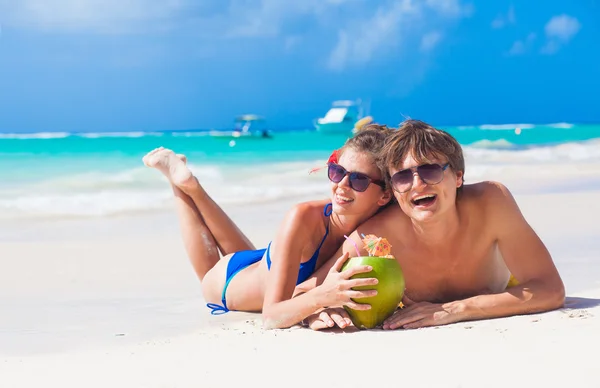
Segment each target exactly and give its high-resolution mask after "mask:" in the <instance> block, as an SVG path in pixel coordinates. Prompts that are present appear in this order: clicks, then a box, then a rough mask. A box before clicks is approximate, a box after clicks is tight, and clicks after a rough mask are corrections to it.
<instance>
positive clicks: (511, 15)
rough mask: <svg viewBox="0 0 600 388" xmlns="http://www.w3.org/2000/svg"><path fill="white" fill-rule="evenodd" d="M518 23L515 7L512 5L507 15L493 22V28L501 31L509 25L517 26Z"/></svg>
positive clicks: (502, 15) (500, 16)
mask: <svg viewBox="0 0 600 388" xmlns="http://www.w3.org/2000/svg"><path fill="white" fill-rule="evenodd" d="M516 22H517V18H516V17H515V7H514V6H512V5H511V6H510V8H509V9H508V13H507V14H506V15H504V14H501V15H498V16H497V17H496V19H494V20H493V21H492V28H496V29H499V28H503V27H504V26H506V25H508V24H515V23H516Z"/></svg>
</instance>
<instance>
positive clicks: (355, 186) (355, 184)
mask: <svg viewBox="0 0 600 388" xmlns="http://www.w3.org/2000/svg"><path fill="white" fill-rule="evenodd" d="M346 175H349V179H348V185H349V186H350V188H351V189H352V190H356V191H360V192H363V191H365V190H367V189H368V188H369V185H370V184H371V183H374V184H376V185H378V186H380V187H381V188H382V189H385V182H383V181H380V180H376V179H371V178H369V176H367V175H365V174H363V173H362V172H353V171H346V169H345V168H344V167H342V166H340V165H339V164H336V163H329V164H328V165H327V176H328V177H329V180H330V181H332V182H333V183H340V182H341V181H342V179H344V177H345V176H346Z"/></svg>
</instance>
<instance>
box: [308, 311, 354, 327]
mask: <svg viewBox="0 0 600 388" xmlns="http://www.w3.org/2000/svg"><path fill="white" fill-rule="evenodd" d="M305 322H306V325H307V326H308V327H309V328H311V329H313V330H322V329H330V328H332V327H334V326H336V325H337V326H338V327H339V328H341V329H345V328H347V327H348V326H352V320H351V319H350V316H349V315H348V313H347V312H346V310H344V309H343V308H328V309H325V310H323V311H321V312H319V313H315V314H313V315H310V316H309V317H307V318H306V319H305Z"/></svg>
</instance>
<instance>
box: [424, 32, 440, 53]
mask: <svg viewBox="0 0 600 388" xmlns="http://www.w3.org/2000/svg"><path fill="white" fill-rule="evenodd" d="M440 40H442V34H441V33H440V32H438V31H432V32H428V33H427V34H425V35H423V36H422V37H421V51H424V52H428V51H431V50H433V49H434V48H435V47H436V46H437V45H438V43H439V42H440Z"/></svg>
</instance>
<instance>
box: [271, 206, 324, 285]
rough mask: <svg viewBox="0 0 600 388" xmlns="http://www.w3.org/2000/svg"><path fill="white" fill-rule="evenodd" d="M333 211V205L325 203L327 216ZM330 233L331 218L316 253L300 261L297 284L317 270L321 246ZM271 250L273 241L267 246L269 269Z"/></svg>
mask: <svg viewBox="0 0 600 388" xmlns="http://www.w3.org/2000/svg"><path fill="white" fill-rule="evenodd" d="M331 212H332V206H331V204H330V203H328V204H327V205H325V208H324V209H323V214H324V215H325V217H329V216H330V215H331ZM328 234H329V220H327V226H326V227H325V236H323V239H322V240H321V243H320V244H319V246H318V247H317V250H316V251H315V253H313V255H312V257H311V258H310V260H308V261H306V262H304V263H300V270H299V271H298V280H297V281H296V284H300V283H302V282H304V281H305V280H306V279H308V278H309V277H310V275H312V274H313V273H314V272H315V267H316V265H317V259H318V258H319V251H320V250H321V247H322V246H323V243H324V242H325V239H326V238H327V235H328ZM270 251H271V243H269V246H268V247H267V266H268V268H269V269H271V255H270Z"/></svg>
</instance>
